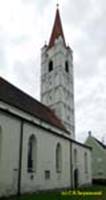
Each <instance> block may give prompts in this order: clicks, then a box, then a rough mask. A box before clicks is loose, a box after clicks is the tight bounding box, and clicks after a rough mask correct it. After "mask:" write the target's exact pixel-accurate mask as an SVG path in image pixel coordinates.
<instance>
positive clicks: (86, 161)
mask: <svg viewBox="0 0 106 200" xmlns="http://www.w3.org/2000/svg"><path fill="white" fill-rule="evenodd" d="M84 169H85V173H88V155H87V153H86V152H85V153H84Z"/></svg>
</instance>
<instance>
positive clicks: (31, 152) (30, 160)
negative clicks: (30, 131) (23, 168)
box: [27, 135, 36, 172]
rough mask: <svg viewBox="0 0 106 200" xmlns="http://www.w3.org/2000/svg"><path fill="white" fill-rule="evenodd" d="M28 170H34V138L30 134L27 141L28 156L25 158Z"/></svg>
mask: <svg viewBox="0 0 106 200" xmlns="http://www.w3.org/2000/svg"><path fill="white" fill-rule="evenodd" d="M27 162H28V163H27V169H28V172H34V171H35V170H36V138H35V136H34V135H31V136H30V138H29V141H28V158H27Z"/></svg>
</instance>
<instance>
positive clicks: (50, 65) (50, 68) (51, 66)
mask: <svg viewBox="0 0 106 200" xmlns="http://www.w3.org/2000/svg"><path fill="white" fill-rule="evenodd" d="M52 70H53V61H52V60H50V62H49V72H51V71H52Z"/></svg>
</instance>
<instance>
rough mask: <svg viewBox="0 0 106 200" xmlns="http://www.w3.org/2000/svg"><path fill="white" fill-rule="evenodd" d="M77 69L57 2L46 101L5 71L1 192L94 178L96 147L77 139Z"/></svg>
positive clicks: (44, 71)
mask: <svg viewBox="0 0 106 200" xmlns="http://www.w3.org/2000/svg"><path fill="white" fill-rule="evenodd" d="M73 70H74V69H73V51H72V49H71V48H70V47H69V46H67V45H66V41H65V37H64V32H63V28H62V22H61V17H60V12H59V8H58V7H57V9H56V14H55V20H54V25H53V29H52V32H51V36H50V40H49V42H48V45H44V46H43V48H42V50H41V84H40V85H41V102H39V101H37V100H36V99H34V98H33V97H31V96H30V95H28V94H26V93H25V92H23V91H22V90H20V89H18V88H17V87H15V86H14V85H12V84H11V83H9V82H8V81H6V80H5V79H3V78H2V77H0V197H2V196H9V195H17V194H18V195H20V194H23V193H30V192H36V191H44V190H55V189H62V188H64V189H65V188H75V187H78V186H81V185H88V184H91V182H92V180H91V152H92V149H91V147H89V146H87V145H84V144H82V143H80V142H78V141H76V139H75V119H74V118H75V116H74V112H75V109H74V77H73Z"/></svg>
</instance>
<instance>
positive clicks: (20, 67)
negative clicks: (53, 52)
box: [0, 0, 106, 141]
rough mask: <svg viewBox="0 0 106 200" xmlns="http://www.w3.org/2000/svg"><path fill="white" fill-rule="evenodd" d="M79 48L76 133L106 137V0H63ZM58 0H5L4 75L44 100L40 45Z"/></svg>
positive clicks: (1, 21) (66, 24)
mask: <svg viewBox="0 0 106 200" xmlns="http://www.w3.org/2000/svg"><path fill="white" fill-rule="evenodd" d="M59 4H60V6H59V7H60V8H59V9H60V15H61V19H62V24H63V29H64V34H65V39H66V43H67V45H70V47H71V48H72V49H73V51H74V54H73V55H74V88H75V120H76V136H77V139H78V140H80V141H84V140H85V139H86V137H87V135H88V134H87V132H88V131H89V130H91V131H92V134H93V135H94V136H95V137H97V138H98V139H100V140H102V139H103V137H105V141H106V19H105V15H106V1H105V0H88V1H85V0H60V1H59ZM55 11H56V0H55V1H53V0H51V1H50V0H0V75H1V76H2V77H4V78H5V79H7V80H9V81H10V82H12V83H13V84H14V85H16V86H18V87H19V88H21V89H22V90H24V91H26V92H27V93H28V94H30V95H32V96H34V97H35V98H37V99H38V100H39V99H40V98H39V91H40V50H41V47H42V46H43V45H44V43H45V41H47V43H48V40H49V37H50V34H51V30H52V26H53V22H54V17H55Z"/></svg>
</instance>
